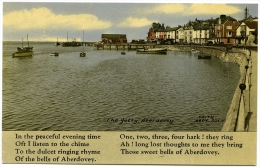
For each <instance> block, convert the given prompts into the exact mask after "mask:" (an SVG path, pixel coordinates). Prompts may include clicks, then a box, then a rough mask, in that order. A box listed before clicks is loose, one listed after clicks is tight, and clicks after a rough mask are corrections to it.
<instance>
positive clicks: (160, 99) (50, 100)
mask: <svg viewBox="0 0 260 168" xmlns="http://www.w3.org/2000/svg"><path fill="white" fill-rule="evenodd" d="M30 45H31V46H33V47H34V55H33V56H32V57H29V58H12V53H13V52H15V50H16V47H20V46H21V44H20V42H3V58H2V61H3V63H2V69H3V71H2V72H3V74H2V76H3V77H2V79H3V80H2V87H3V88H2V103H3V105H2V106H3V108H2V129H3V130H4V131H11V130H22V131H58V130H60V131H65V130H66V131H87V130H88V131H220V130H221V128H222V126H223V121H224V120H225V117H226V114H227V112H228V109H229V105H230V103H231V100H232V97H233V94H234V91H235V89H236V87H237V84H238V80H239V66H238V65H237V64H236V63H233V62H224V61H223V60H221V59H219V58H216V57H212V59H209V60H202V59H198V58H197V55H196V54H193V53H191V52H189V51H187V52H181V51H178V50H175V51H168V52H167V54H166V55H156V54H136V52H135V51H128V50H124V51H125V53H126V54H125V55H121V51H122V50H115V49H114V50H94V48H93V47H89V46H84V49H83V47H82V46H81V47H61V46H55V45H54V43H48V42H31V43H30ZM83 50H84V52H85V53H86V57H80V52H82V51H83ZM54 51H56V52H59V53H60V54H59V56H58V57H54V56H49V54H50V53H52V52H54ZM208 116H210V117H208ZM206 118H208V120H202V119H206ZM212 118H214V119H215V120H214V121H215V122H211V121H212V120H211V119H212ZM198 119H200V120H198Z"/></svg>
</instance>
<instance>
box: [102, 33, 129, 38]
mask: <svg viewBox="0 0 260 168" xmlns="http://www.w3.org/2000/svg"><path fill="white" fill-rule="evenodd" d="M101 38H126V34H102V35H101Z"/></svg>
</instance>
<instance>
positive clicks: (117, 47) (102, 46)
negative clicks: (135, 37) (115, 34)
mask: <svg viewBox="0 0 260 168" xmlns="http://www.w3.org/2000/svg"><path fill="white" fill-rule="evenodd" d="M156 46H157V44H154V43H149V44H131V43H115V44H112V43H111V44H109V43H108V44H102V43H95V44H93V47H94V49H95V50H107V49H108V50H111V49H115V50H126V49H127V50H137V49H141V48H155V47H156Z"/></svg>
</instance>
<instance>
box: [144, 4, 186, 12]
mask: <svg viewBox="0 0 260 168" xmlns="http://www.w3.org/2000/svg"><path fill="white" fill-rule="evenodd" d="M185 8H186V6H185V5H183V4H177V3H176V4H160V5H159V4H158V5H156V6H154V7H152V8H146V9H143V12H144V13H164V14H174V13H180V12H183V11H184V10H185Z"/></svg>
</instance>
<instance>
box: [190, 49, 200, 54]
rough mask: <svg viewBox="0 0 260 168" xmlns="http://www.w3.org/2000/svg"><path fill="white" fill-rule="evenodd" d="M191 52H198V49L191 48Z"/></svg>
mask: <svg viewBox="0 0 260 168" xmlns="http://www.w3.org/2000/svg"><path fill="white" fill-rule="evenodd" d="M191 52H192V53H194V54H195V53H199V52H200V51H199V50H195V49H191Z"/></svg>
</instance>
